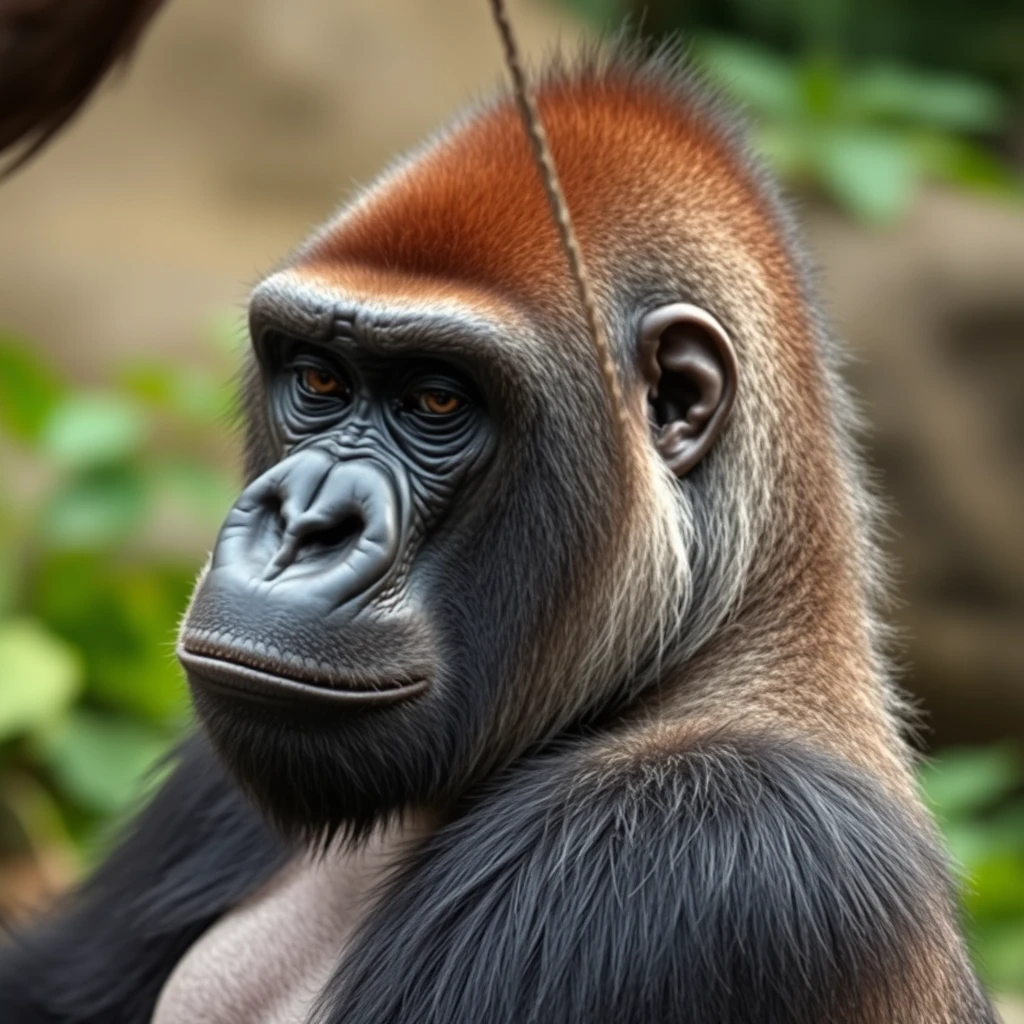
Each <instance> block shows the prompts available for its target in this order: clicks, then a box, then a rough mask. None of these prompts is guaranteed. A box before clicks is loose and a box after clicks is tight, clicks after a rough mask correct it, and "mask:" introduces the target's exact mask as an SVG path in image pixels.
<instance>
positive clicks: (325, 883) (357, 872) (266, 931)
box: [152, 815, 436, 1024]
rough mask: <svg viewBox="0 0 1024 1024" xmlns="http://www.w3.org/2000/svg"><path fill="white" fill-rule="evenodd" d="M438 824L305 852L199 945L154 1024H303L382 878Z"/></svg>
mask: <svg viewBox="0 0 1024 1024" xmlns="http://www.w3.org/2000/svg"><path fill="white" fill-rule="evenodd" d="M435 826H436V822H435V821H434V820H433V819H432V818H430V817H429V816H427V815H418V816H415V817H414V816H410V817H409V818H408V819H407V820H406V822H405V823H404V824H403V825H402V826H400V827H391V828H389V829H387V830H384V829H378V830H377V831H375V832H374V833H373V834H372V835H371V836H370V838H369V839H368V840H366V841H365V843H364V844H362V845H360V846H359V848H358V849H356V850H351V849H342V848H339V846H338V845H334V846H332V847H331V848H329V849H328V850H327V851H326V853H324V854H323V855H313V854H308V853H305V854H299V855H297V856H296V857H295V858H294V859H293V860H292V861H291V862H290V863H289V864H288V865H287V866H286V867H285V868H284V869H283V870H282V871H280V872H279V873H278V875H277V876H276V877H275V878H274V879H273V880H272V881H271V882H270V883H269V884H268V885H267V886H265V887H264V888H263V889H261V890H260V891H258V892H256V893H255V894H254V895H253V896H251V897H250V898H249V899H248V900H246V901H245V902H244V903H242V904H241V905H240V906H238V907H237V908H235V910H233V911H231V912H230V913H229V914H227V915H226V916H225V917H223V918H221V920H220V921H218V922H217V923H216V924H215V925H214V926H213V927H212V928H210V930H209V931H207V932H206V933H205V934H204V935H203V936H202V937H201V938H200V939H199V940H198V941H197V942H196V943H195V944H194V945H193V946H192V947H191V949H189V951H188V952H187V953H186V954H185V956H184V957H183V958H182V959H181V960H180V961H179V962H178V965H177V967H176V968H175V969H174V972H173V973H172V974H171V976H170V978H169V979H168V980H167V983H166V984H165V985H164V988H163V991H162V992H161V994H160V999H159V1001H158V1003H157V1007H156V1011H155V1012H154V1014H153V1018H152V1024H303V1022H305V1021H307V1020H308V1019H309V1016H310V1013H311V1011H312V1009H313V1006H314V1004H315V1001H316V999H317V997H318V996H319V994H320V993H321V992H322V991H323V989H324V988H325V986H326V985H327V984H328V982H329V981H330V980H331V976H332V975H333V973H334V971H335V969H336V968H337V965H338V964H339V963H340V962H341V958H342V955H343V954H344V952H345V950H346V948H347V947H348V944H349V943H350V941H351V939H352V935H353V933H354V931H355V930H356V928H357V927H358V926H359V924H360V923H361V922H362V921H363V920H364V919H365V918H366V916H367V914H368V913H369V912H370V911H371V910H372V909H373V906H374V903H375V901H376V894H377V893H378V891H379V889H380V886H381V884H382V883H383V882H385V881H386V879H387V878H388V876H389V874H390V873H391V871H392V870H393V869H394V868H395V867H396V866H397V865H398V864H399V863H400V862H401V860H402V858H403V856H404V855H405V854H406V853H407V852H408V851H409V850H410V849H411V848H413V847H414V846H415V845H416V844H417V843H419V842H420V841H422V840H423V839H424V838H425V837H426V836H427V835H429V833H430V832H431V831H432V830H433V828H434V827H435Z"/></svg>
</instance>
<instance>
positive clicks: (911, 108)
mask: <svg viewBox="0 0 1024 1024" xmlns="http://www.w3.org/2000/svg"><path fill="white" fill-rule="evenodd" d="M565 2H567V3H569V4H570V5H571V6H573V7H574V8H575V9H576V10H578V11H579V12H580V13H581V14H582V15H583V16H584V17H585V18H587V19H588V20H589V21H590V22H591V23H592V24H593V25H595V26H597V27H599V28H601V29H604V30H607V29H608V28H610V27H614V26H615V25H617V24H618V23H619V22H621V21H622V19H623V18H624V17H626V16H627V15H632V17H633V24H634V25H636V26H638V27H639V29H640V31H641V32H642V33H646V34H649V35H650V36H651V37H652V38H660V37H662V36H663V35H664V34H665V33H668V32H676V33H680V34H682V35H683V37H684V38H685V39H686V40H687V41H688V42H690V43H692V44H693V47H692V48H693V50H694V52H695V54H696V56H697V57H698V59H699V62H700V63H701V64H702V65H703V67H704V69H705V70H706V71H707V73H708V75H709V77H710V78H711V79H712V81H713V82H715V83H716V84H717V85H718V86H719V87H720V88H721V89H722V91H723V92H724V93H725V94H726V95H728V96H730V97H731V98H732V99H733V100H734V101H736V102H737V103H738V104H739V106H740V107H741V108H742V109H745V110H746V111H747V113H748V115H749V117H750V119H751V121H752V122H753V126H754V129H755V135H754V138H755V141H756V142H757V144H758V148H759V149H760V150H761V151H762V152H763V154H764V155H765V156H766V157H767V159H768V160H769V162H770V163H771V164H772V165H773V167H774V169H775V170H776V171H777V172H778V173H779V174H781V175H782V176H783V177H784V178H785V179H786V180H787V181H788V182H791V183H793V184H795V185H796V186H797V187H799V188H802V189H813V190H817V191H819V192H821V193H822V194H824V195H825V196H826V197H828V198H829V199H831V200H832V201H833V202H834V203H836V204H837V205H838V206H839V207H840V208H842V209H843V210H845V211H846V212H847V213H849V214H850V215H851V216H853V217H856V218H858V219H860V220H863V221H865V222H867V223H871V224H886V223H889V222H891V221H893V220H895V219H896V218H897V217H898V216H899V215H900V214H902V213H903V212H904V211H905V210H906V209H907V207H908V205H909V203H910V202H911V200H912V198H913V196H914V194H915V192H916V190H917V188H918V186H919V185H920V183H921V182H923V181H925V180H931V181H939V182H945V183H948V184H951V185H954V186H957V187H961V188H968V189H974V190H982V191H986V192H994V193H998V194H1000V195H1003V196H1012V197H1014V198H1015V199H1017V200H1019V199H1021V198H1024V182H1022V180H1021V176H1020V174H1019V172H1015V171H1014V170H1013V168H1012V167H1011V166H1010V165H1009V163H1008V162H1007V161H1006V160H1005V159H1003V158H1002V157H1001V156H1000V155H999V154H1000V153H1001V152H1004V151H1009V150H1010V149H1012V143H1011V141H1010V136H1011V131H1012V126H1013V124H1014V120H1015V119H1014V116H1013V114H1012V113H1011V107H1010V102H1009V97H1010V96H1012V95H1013V90H1014V89H1016V91H1017V94H1018V100H1019V99H1020V98H1021V97H1022V96H1024V74H1021V72H1020V70H1019V69H1020V68H1022V67H1024V64H1022V63H1021V61H1020V60H1019V54H1020V53H1021V52H1022V47H1024V13H1020V12H1018V13H1016V14H1014V13H1012V12H1011V11H1010V10H1008V9H1007V10H1003V11H1001V16H1004V17H1005V21H1006V23H1007V27H1008V31H1009V32H1011V33H1012V32H1016V34H1017V39H1018V41H1019V45H1018V46H1017V47H1016V49H1015V50H1014V49H1013V47H1009V48H1008V47H1007V43H1006V39H1003V40H1002V41H1001V42H1000V41H999V37H998V36H993V35H992V32H991V23H990V24H989V25H988V26H987V27H979V23H978V19H976V18H974V17H966V18H964V19H963V21H962V24H961V25H960V26H959V31H960V34H959V35H957V34H956V33H952V34H950V33H947V38H948V39H950V40H953V41H954V45H952V46H949V47H948V48H947V49H945V50H942V49H941V48H940V49H939V50H938V51H934V48H928V47H924V48H922V47H921V46H920V45H919V44H920V43H921V41H922V40H923V39H926V38H934V37H936V36H937V35H938V36H941V33H936V32H935V31H930V32H922V31H920V28H921V26H920V24H919V22H920V21H922V20H925V21H926V22H927V24H929V25H931V24H932V23H935V24H937V23H938V22H937V21H936V19H937V18H945V19H947V20H948V19H949V18H950V17H951V16H952V15H953V12H952V10H951V9H950V10H947V9H946V7H944V6H942V7H940V8H939V9H936V10H931V9H930V10H928V11H927V12H926V11H925V10H923V5H924V0H899V2H898V3H896V4H895V5H893V4H891V3H889V0H886V3H885V5H884V9H882V5H881V0H869V8H870V9H869V10H865V9H864V5H863V3H857V4H854V3H852V0H814V2H811V3H804V4H793V3H788V2H783V0H770V2H761V0H756V2H755V0H725V2H724V3H723V2H721V0H691V2H689V3H687V4H683V3H681V2H674V3H673V2H671V0H666V2H663V3H658V4H654V5H651V4H648V3H640V2H636V3H632V2H627V0H565ZM987 3H988V6H989V7H998V6H1000V5H1001V4H1002V0H987ZM915 5H916V6H915ZM1018 6H1019V5H1018ZM1020 11H1021V12H1024V8H1021V9H1020ZM872 28H874V29H877V30H879V31H878V32H876V33H875V34H872V31H871V30H872ZM911 29H913V30H911ZM965 43H966V44H968V45H965ZM997 43H998V45H996V44H997ZM970 44H973V46H972V45H970ZM1001 50H1007V52H1011V53H1013V54H1014V56H1013V58H1012V61H1011V62H1009V63H1007V64H1005V65H1004V64H1001V63H1000V62H999V61H996V62H995V64H993V61H992V60H990V59H987V56H988V57H991V56H992V55H993V53H994V52H996V51H1001ZM969 53H973V54H974V59H973V61H972V60H970V59H967V60H966V61H965V55H967V54H969ZM986 55H987V56H986ZM923 59H926V60H927V64H924V63H922V60H923ZM926 67H927V68H929V70H926V69H925V68H926ZM940 69H941V70H940ZM998 69H1003V70H1004V71H1005V72H1006V73H1005V74H1000V73H998ZM1018 117H1019V115H1018Z"/></svg>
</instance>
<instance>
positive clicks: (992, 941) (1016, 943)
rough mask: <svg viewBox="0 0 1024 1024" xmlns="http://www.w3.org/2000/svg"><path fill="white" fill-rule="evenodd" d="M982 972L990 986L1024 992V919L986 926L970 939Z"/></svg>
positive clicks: (1007, 990)
mask: <svg viewBox="0 0 1024 1024" xmlns="http://www.w3.org/2000/svg"><path fill="white" fill-rule="evenodd" d="M973 946H974V949H975V952H976V955H977V958H978V962H979V965H980V967H981V971H982V975H983V976H984V978H985V980H986V981H987V983H988V984H989V985H990V986H992V987H998V988H999V989H1000V990H1002V991H1006V992H1009V991H1015V992H1024V923H1022V922H1020V921H1017V922H1012V923H1011V922H1006V923H1003V924H1001V925H996V926H991V927H987V928H985V929H984V930H983V931H982V932H981V933H980V934H979V935H978V936H977V939H976V941H975V942H974V943H973Z"/></svg>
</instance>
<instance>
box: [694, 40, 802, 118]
mask: <svg viewBox="0 0 1024 1024" xmlns="http://www.w3.org/2000/svg"><path fill="white" fill-rule="evenodd" d="M698 52H699V54H700V56H701V58H702V61H703V63H704V65H705V67H706V68H707V70H708V73H709V74H710V75H711V76H712V77H713V78H714V79H715V80H716V81H717V82H719V83H720V84H721V86H722V88H723V89H725V90H726V92H728V93H729V95H730V96H732V97H733V99H735V100H737V101H739V102H740V103H742V104H743V105H744V106H747V107H749V108H750V109H751V110H753V111H754V112H756V113H758V114H762V115H767V116H769V117H772V118H779V119H791V118H799V117H801V116H802V115H803V110H804V106H803V98H802V96H801V90H800V82H799V79H798V76H797V74H796V73H795V71H794V69H793V67H792V65H791V64H790V63H788V62H787V61H785V60H783V59H782V58H780V57H777V56H776V55H775V54H773V53H772V52H771V51H769V50H766V49H763V48H761V47H758V46H752V45H749V44H747V43H743V42H741V41H739V40H736V39H725V38H721V37H717V38H716V37H712V38H709V39H705V40H704V41H703V42H702V43H701V44H700V47H699V50H698Z"/></svg>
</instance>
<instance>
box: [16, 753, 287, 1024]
mask: <svg viewBox="0 0 1024 1024" xmlns="http://www.w3.org/2000/svg"><path fill="white" fill-rule="evenodd" d="M285 856H286V851H285V849H284V848H283V846H282V845H281V843H280V841H279V840H277V839H276V838H275V837H274V836H273V835H272V834H271V833H270V832H269V831H268V830H267V828H266V826H265V825H264V824H263V822H262V819H261V818H260V817H259V816H258V815H257V813H256V812H255V811H254V810H252V809H251V808H250V807H249V805H248V804H246V803H245V802H244V801H243V799H242V797H241V796H240V795H239V794H238V792H237V790H236V789H235V788H234V786H232V785H231V784H230V783H229V782H228V781H227V780H226V778H225V776H224V775H223V774H222V772H221V769H220V768H219V767H218V766H217V765H216V764H215V762H214V760H213V757H212V754H211V753H210V752H209V750H208V749H207V747H206V744H205V743H204V742H203V741H201V740H200V739H198V738H193V739H191V740H189V741H188V742H187V743H185V744H184V745H183V747H182V749H181V751H180V763H179V765H178V767H177V769H176V770H175V771H174V773H173V774H172V776H171V777H170V779H169V780H168V781H167V782H166V783H165V784H164V786H163V787H162V789H161V790H160V792H159V793H158V794H157V795H156V797H155V798H154V799H153V801H152V802H151V803H150V804H149V806H148V807H147V808H146V809H145V810H144V811H143V812H142V813H141V814H140V815H139V816H138V818H136V819H135V821H134V822H133V823H132V824H131V826H130V828H129V830H128V833H127V835H126V836H125V837H124V838H123V840H122V841H121V843H120V845H119V846H118V847H117V849H116V850H115V851H114V852H113V853H112V854H111V855H110V856H109V857H108V858H107V859H106V861H105V862H104V863H103V865H102V867H100V869H99V870H98V871H97V872H96V874H95V875H94V876H93V877H92V878H91V879H90V880H89V881H88V882H86V884H85V885H84V886H83V887H82V888H81V889H80V890H79V891H78V892H77V893H75V894H74V895H73V896H72V897H71V898H70V899H69V900H68V902H67V905H66V906H65V907H64V908H63V910H62V911H58V913H57V914H56V915H55V916H54V917H53V918H52V919H49V920H47V921H45V922H44V923H43V924H42V925H40V926H39V927H38V928H37V929H36V930H35V931H32V932H29V933H28V934H26V935H22V936H16V937H15V939H14V941H13V942H12V943H10V944H7V945H0V1021H3V1022H4V1024H57V1022H60V1024H101V1022H102V1024H147V1022H148V1021H149V1019H150V1017H151V1015H152V1013H153V1008H154V1006H155V1003H156V999H157V996H158V995H159V993H160V988H161V986H162V985H163V983H164V981H165V980H166V978H167V976H168V975H169V974H170V972H171V970H172V969H173V967H174V965H175V964H176V963H177V962H178V960H179V959H180V958H181V957H182V955H183V954H184V952H185V951H186V950H187V949H188V947H189V946H190V945H191V944H192V943H193V942H194V941H195V940H196V938H198V936H199V935H200V934H201V933H202V932H203V931H204V930H205V929H206V928H207V927H208V926H209V925H210V924H211V923H212V922H213V921H214V920H215V919H216V918H217V917H219V916H220V915H221V914H222V913H223V912H224V911H225V910H227V909H228V908H229V907H231V906H233V905H234V904H236V903H237V902H238V901H239V900H240V899H241V898H242V897H244V896H245V895H246V894H247V893H249V892H250V891H252V889H253V888H254V887H255V886H257V885H258V884H259V883H260V882H262V881H263V880H265V879H267V878H269V877H270V876H271V875H272V874H273V872H274V871H276V870H277V868H278V867H279V866H280V865H281V864H282V863H283V861H284V858H285Z"/></svg>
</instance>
